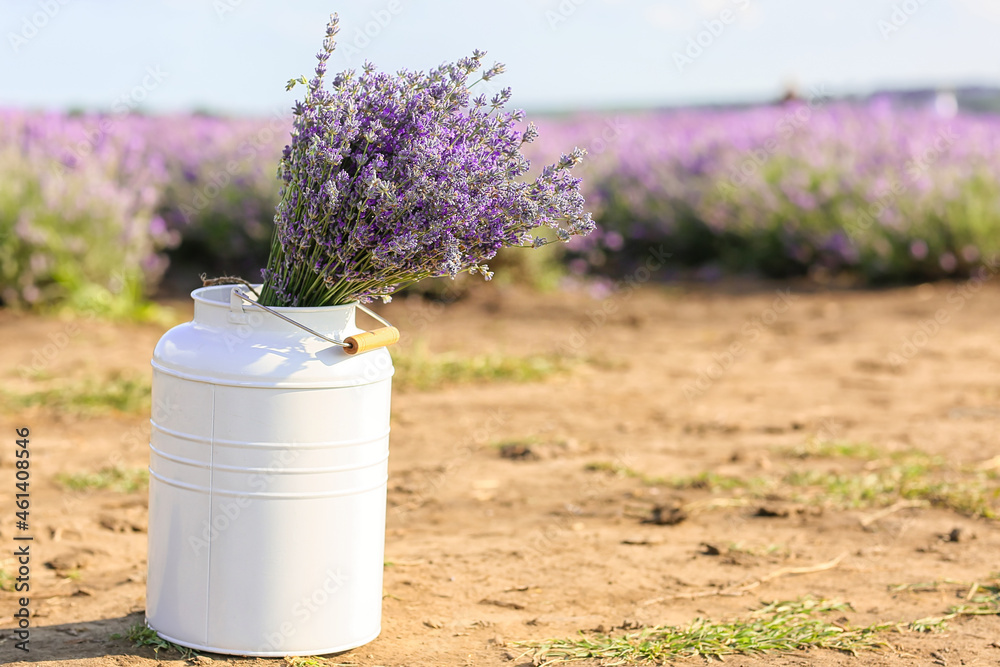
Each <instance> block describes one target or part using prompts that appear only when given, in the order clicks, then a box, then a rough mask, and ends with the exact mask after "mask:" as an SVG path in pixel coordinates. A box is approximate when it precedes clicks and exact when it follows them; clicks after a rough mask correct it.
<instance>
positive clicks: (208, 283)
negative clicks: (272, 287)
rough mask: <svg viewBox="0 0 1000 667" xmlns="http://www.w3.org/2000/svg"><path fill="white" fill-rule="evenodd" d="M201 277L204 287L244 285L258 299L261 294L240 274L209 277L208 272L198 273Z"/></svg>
mask: <svg viewBox="0 0 1000 667" xmlns="http://www.w3.org/2000/svg"><path fill="white" fill-rule="evenodd" d="M198 277H199V278H201V286H202V287H212V286H214V285H243V286H244V287H246V288H247V289H248V290H250V291H251V292H253V293H254V296H256V297H257V298H258V299H259V298H260V294H259V293H258V292H257V290H255V289H254V288H253V285H251V284H250V283H249V282H248V281H246V280H244V279H243V278H240V277H239V276H219V277H218V278H209V277H208V274H207V273H202V274H199V275H198Z"/></svg>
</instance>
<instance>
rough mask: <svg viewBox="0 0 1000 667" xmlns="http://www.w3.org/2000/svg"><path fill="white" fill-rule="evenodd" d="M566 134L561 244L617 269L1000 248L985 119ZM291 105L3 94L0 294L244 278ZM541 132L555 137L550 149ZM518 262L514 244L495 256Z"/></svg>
mask: <svg viewBox="0 0 1000 667" xmlns="http://www.w3.org/2000/svg"><path fill="white" fill-rule="evenodd" d="M536 122H537V124H538V126H539V130H540V137H539V138H538V139H537V140H536V141H535V143H534V144H532V145H531V146H530V147H529V148H530V151H529V154H530V156H531V157H532V158H533V161H534V162H535V163H536V164H543V163H547V162H551V161H553V160H554V159H557V158H558V150H559V149H561V148H565V147H567V146H573V145H577V146H580V147H584V148H586V149H587V150H588V152H589V155H588V158H587V159H586V160H585V162H584V164H583V165H582V166H581V167H580V168H579V172H578V174H579V175H580V176H581V177H582V178H583V183H584V192H585V194H586V196H587V201H588V207H589V209H590V210H591V211H593V213H594V217H595V219H596V220H597V222H598V225H599V230H598V232H596V233H595V234H593V235H591V236H590V237H588V238H586V239H582V240H579V239H578V240H575V241H574V242H573V243H572V244H571V245H570V246H569V247H567V248H566V249H565V251H564V252H562V253H560V254H559V255H551V254H550V255H549V257H550V258H552V259H553V261H558V262H560V264H561V265H562V266H563V267H564V270H565V271H566V273H567V274H568V275H595V276H604V277H612V278H613V277H615V276H618V275H621V274H623V273H626V272H628V271H629V270H631V268H632V267H634V266H635V265H637V264H638V263H639V262H641V261H643V258H644V257H645V255H646V253H648V252H649V251H650V250H651V249H653V248H661V247H662V249H661V250H660V252H668V253H671V262H672V264H671V266H670V267H669V269H668V270H667V271H665V272H664V273H663V278H664V279H669V278H670V277H672V276H678V275H683V276H686V277H696V278H700V279H712V278H714V277H717V276H720V275H723V274H750V275H761V276H766V277H787V276H796V275H809V276H812V277H813V278H814V279H816V280H819V281H826V280H829V279H831V278H833V277H836V276H841V277H843V278H844V279H845V280H846V281H848V282H849V283H850V284H879V283H887V282H910V281H922V280H933V279H939V278H948V277H962V276H967V275H970V274H972V273H973V272H976V271H978V270H980V267H982V266H983V265H984V263H987V262H988V261H991V257H992V255H993V254H994V253H996V252H997V251H998V250H1000V236H998V234H997V230H1000V118H998V117H995V116H989V115H972V114H962V113H959V114H958V115H955V116H951V117H948V116H942V115H938V114H936V113H935V112H934V111H933V110H930V109H927V110H924V109H898V108H893V107H892V106H891V105H890V103H889V102H888V101H887V100H876V101H873V102H871V103H868V104H865V105H848V104H845V103H816V102H814V103H806V102H792V103H788V104H784V105H775V106H767V107H756V108H749V109H728V110H685V111H662V112H644V113H620V114H615V113H607V114H582V115H572V116H550V117H542V118H540V119H536ZM290 127H291V121H290V118H288V119H286V118H267V119H256V120H252V119H222V118H215V117H208V116H201V115H184V116H140V115H112V114H108V115H92V114H70V115H67V114H55V113H31V112H24V111H17V110H6V111H0V300H2V302H3V304H4V305H13V306H28V307H40V306H47V305H52V304H66V305H69V306H70V307H74V308H95V307H96V306H95V304H103V305H102V306H101V307H102V308H104V309H110V310H119V311H123V312H127V311H128V310H129V309H130V308H134V307H135V306H136V305H137V304H141V303H142V302H143V300H144V299H145V298H147V297H148V296H149V295H151V294H153V293H155V291H156V289H157V288H158V286H159V285H160V283H161V281H162V280H163V277H164V275H165V273H166V272H167V270H168V267H170V266H171V265H172V266H173V267H174V270H175V271H176V270H177V269H178V268H179V267H184V268H185V269H187V270H188V273H190V274H192V275H196V273H197V272H198V271H208V272H209V273H216V274H218V273H237V274H240V275H243V276H245V277H248V278H257V277H258V275H259V273H258V270H259V268H260V267H261V266H263V264H264V262H265V261H266V256H267V250H268V244H269V239H270V226H271V219H272V216H273V212H274V205H275V204H276V202H277V199H278V181H277V179H276V177H275V170H276V167H277V163H278V159H279V156H280V153H281V150H282V148H283V147H284V145H285V143H287V140H288V131H289V129H290ZM557 147H558V148H557ZM502 264H504V265H506V266H507V270H508V271H512V272H515V273H516V271H517V261H516V258H514V259H513V260H509V259H507V258H505V261H504V262H502Z"/></svg>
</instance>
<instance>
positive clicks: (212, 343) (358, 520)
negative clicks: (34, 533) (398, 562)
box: [146, 285, 392, 656]
mask: <svg viewBox="0 0 1000 667" xmlns="http://www.w3.org/2000/svg"><path fill="white" fill-rule="evenodd" d="M192 297H193V298H194V301H195V313H194V320H193V321H192V322H187V323H185V324H182V325H180V326H177V327H174V328H173V329H171V330H170V331H168V332H167V333H166V334H165V335H164V336H163V338H161V339H160V341H159V343H158V344H157V346H156V350H155V351H154V353H153V397H152V398H153V419H152V435H151V438H150V466H149V470H150V487H149V566H148V579H147V587H146V591H147V594H146V619H147V623H148V624H149V626H150V627H152V628H153V629H154V630H156V631H157V632H158V633H159V634H160V635H161V636H162V637H164V638H165V639H168V640H169V641H172V642H175V643H177V644H181V645H184V646H190V647H193V648H198V649H203V650H208V651H214V652H218V653H230V654H237V655H258V656H286V655H315V654H322V653H332V652H335V651H343V650H346V649H349V648H354V647H356V646H360V645H362V644H365V643H367V642H369V641H371V640H373V639H374V638H375V637H376V636H377V635H378V633H379V629H380V623H381V608H382V568H383V551H384V535H385V500H386V481H387V461H388V456H389V397H390V391H389V389H390V382H391V376H392V361H391V359H390V357H389V353H388V351H386V350H385V349H377V350H373V351H371V352H366V353H364V354H359V355H357V356H349V355H347V354H345V352H344V351H343V350H342V349H341V348H339V347H337V346H334V345H331V344H330V343H329V342H326V341H323V340H320V339H317V338H316V337H314V336H311V335H310V334H308V333H306V332H304V331H302V330H301V329H299V328H297V327H296V326H294V325H293V324H290V323H288V322H285V321H283V320H281V319H279V318H277V317H274V316H273V315H271V314H268V313H264V312H262V311H261V310H259V309H257V308H255V307H254V306H252V305H248V304H243V303H242V301H241V300H240V299H238V298H236V297H233V296H232V286H226V285H224V286H216V287H205V288H202V289H198V290H195V291H194V292H192ZM278 310H279V311H280V312H282V313H284V314H285V315H288V316H289V317H291V318H292V319H294V320H296V321H298V322H301V323H302V324H304V325H306V326H307V327H309V328H311V329H315V330H316V331H319V332H323V333H325V334H326V335H328V336H332V337H334V338H336V339H337V340H342V339H343V338H344V337H345V336H348V335H351V334H355V333H359V332H360V331H362V330H361V329H359V328H358V327H357V326H355V323H354V313H355V309H354V307H353V306H333V307H324V308H281V309H278Z"/></svg>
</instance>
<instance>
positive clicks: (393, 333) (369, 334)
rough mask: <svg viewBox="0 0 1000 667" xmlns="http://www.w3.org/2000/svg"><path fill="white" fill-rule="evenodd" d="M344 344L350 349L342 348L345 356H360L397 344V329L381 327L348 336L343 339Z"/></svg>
mask: <svg viewBox="0 0 1000 667" xmlns="http://www.w3.org/2000/svg"><path fill="white" fill-rule="evenodd" d="M344 342H345V343H347V344H348V345H350V347H345V348H344V352H346V353H347V354H361V353H362V352H367V351H368V350H374V349H376V348H379V347H389V346H390V345H392V344H393V343H398V342H399V329H397V328H396V327H382V328H381V329H375V330H374V331H366V332H364V333H359V334H356V335H354V336H348V337H347V338H345V339H344Z"/></svg>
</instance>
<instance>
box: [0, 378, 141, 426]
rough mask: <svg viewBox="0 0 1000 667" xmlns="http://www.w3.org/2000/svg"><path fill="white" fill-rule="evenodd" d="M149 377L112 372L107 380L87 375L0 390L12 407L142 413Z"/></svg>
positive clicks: (75, 411) (60, 411) (5, 400)
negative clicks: (66, 381) (22, 390)
mask: <svg viewBox="0 0 1000 667" xmlns="http://www.w3.org/2000/svg"><path fill="white" fill-rule="evenodd" d="M149 395H150V381H149V378H147V377H145V376H142V377H134V376H128V375H114V376H112V377H110V378H108V379H107V380H105V381H103V382H101V381H95V380H93V379H88V380H85V381H83V382H76V383H72V384H62V385H56V386H53V387H49V388H46V389H41V390H38V391H33V392H30V393H25V394H13V393H10V392H3V394H2V398H3V401H4V403H6V404H7V405H9V406H10V407H11V408H14V409H23V408H30V407H34V406H41V407H44V408H47V409H49V410H53V411H55V412H59V413H63V414H74V415H84V416H86V415H93V414H100V413H102V412H108V411H109V410H117V411H119V412H127V413H132V414H136V413H141V412H146V411H148V410H149V405H150V398H149Z"/></svg>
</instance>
